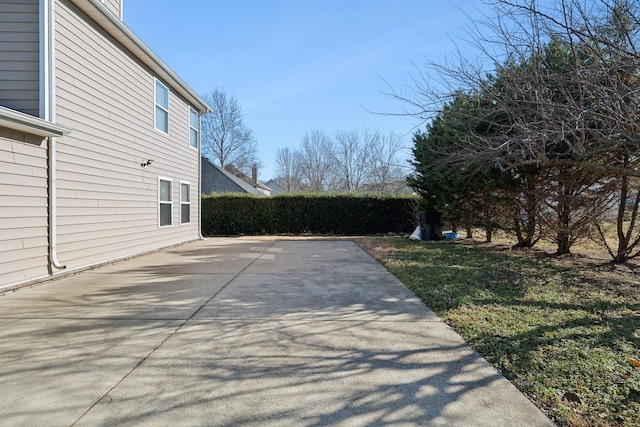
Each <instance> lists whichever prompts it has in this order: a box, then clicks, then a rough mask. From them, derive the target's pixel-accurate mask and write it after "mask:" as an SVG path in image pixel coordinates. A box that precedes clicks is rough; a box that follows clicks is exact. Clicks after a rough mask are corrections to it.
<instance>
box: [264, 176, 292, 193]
mask: <svg viewBox="0 0 640 427" xmlns="http://www.w3.org/2000/svg"><path fill="white" fill-rule="evenodd" d="M266 185H267V187H269V188H271V195H272V196H275V195H276V194H280V193H286V192H287V190H285V188H284V187H283V186H281V185H280V184H278V183H277V182H276V181H275V180H273V179H270V180H269V181H267V183H266Z"/></svg>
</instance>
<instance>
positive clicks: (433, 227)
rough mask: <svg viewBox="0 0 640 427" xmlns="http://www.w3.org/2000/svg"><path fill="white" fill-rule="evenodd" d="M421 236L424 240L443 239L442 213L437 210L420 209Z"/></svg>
mask: <svg viewBox="0 0 640 427" xmlns="http://www.w3.org/2000/svg"><path fill="white" fill-rule="evenodd" d="M418 217H419V219H420V238H421V239H422V240H441V239H442V214H441V213H440V212H437V211H419V212H418Z"/></svg>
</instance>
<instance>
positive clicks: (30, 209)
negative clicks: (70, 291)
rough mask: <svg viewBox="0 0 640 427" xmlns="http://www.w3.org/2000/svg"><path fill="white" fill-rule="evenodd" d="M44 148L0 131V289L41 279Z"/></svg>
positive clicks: (43, 266)
mask: <svg viewBox="0 0 640 427" xmlns="http://www.w3.org/2000/svg"><path fill="white" fill-rule="evenodd" d="M47 206H48V205H47V145H46V142H45V141H43V139H42V138H41V137H33V136H29V135H25V134H22V133H18V132H15V131H10V130H8V129H4V128H2V127H0V212H1V213H2V215H0V242H2V245H0V288H2V287H5V286H8V285H12V284H16V283H20V282H25V281H29V280H33V279H36V278H41V277H45V276H47V274H48V271H47V257H48V240H47V235H48V232H47V228H48V216H47V209H48V208H47Z"/></svg>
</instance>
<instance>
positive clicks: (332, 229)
mask: <svg viewBox="0 0 640 427" xmlns="http://www.w3.org/2000/svg"><path fill="white" fill-rule="evenodd" d="M417 206H418V198H417V197H415V196H404V195H373V194H342V193H340V194H336V193H294V194H290V193H288V194H282V195H278V196H275V197H257V196H252V195H247V194H235V193H234V194H229V193H227V194H219V195H210V196H203V197H202V233H203V234H204V235H207V236H216V235H240V234H249V235H261V234H336V235H367V234H380V233H410V232H412V231H413V230H414V229H415V227H416V224H417V213H416V212H417Z"/></svg>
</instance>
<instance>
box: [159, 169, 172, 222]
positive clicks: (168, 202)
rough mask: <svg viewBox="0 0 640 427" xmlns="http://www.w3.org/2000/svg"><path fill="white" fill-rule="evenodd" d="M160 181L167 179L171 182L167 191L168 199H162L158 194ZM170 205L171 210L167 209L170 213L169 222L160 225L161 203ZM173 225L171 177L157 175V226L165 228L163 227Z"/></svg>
mask: <svg viewBox="0 0 640 427" xmlns="http://www.w3.org/2000/svg"><path fill="white" fill-rule="evenodd" d="M161 181H167V182H169V183H170V184H171V191H170V192H169V197H170V200H162V198H161V195H160V182H161ZM163 204H164V205H167V204H168V205H170V206H171V210H170V211H169V212H170V213H171V218H170V219H171V222H170V223H169V224H167V225H162V209H161V207H162V205H163ZM172 226H173V179H172V178H166V177H164V176H159V177H158V228H165V227H172Z"/></svg>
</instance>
